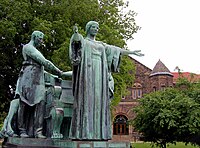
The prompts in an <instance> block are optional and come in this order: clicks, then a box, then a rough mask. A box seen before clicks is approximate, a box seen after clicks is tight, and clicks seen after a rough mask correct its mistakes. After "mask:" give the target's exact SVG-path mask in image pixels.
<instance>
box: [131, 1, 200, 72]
mask: <svg viewBox="0 0 200 148" xmlns="http://www.w3.org/2000/svg"><path fill="white" fill-rule="evenodd" d="M199 7H200V0H129V9H132V10H134V11H135V12H136V13H137V16H136V17H135V19H136V24H137V25H138V26H140V27H141V30H139V31H138V32H137V33H135V34H134V35H133V37H134V39H133V40H129V41H128V42H127V44H128V47H129V49H130V50H141V51H142V53H144V54H145V56H144V57H136V56H133V57H134V58H135V59H136V60H138V61H139V62H141V63H142V64H144V65H146V66H147V67H149V68H150V69H153V68H154V66H155V64H156V63H157V62H158V60H159V59H160V60H161V61H162V62H163V63H164V64H165V66H167V68H168V69H169V70H170V71H171V72H174V70H175V67H176V66H178V67H179V68H180V70H181V72H192V73H197V74H200V8H199ZM175 71H177V70H175Z"/></svg>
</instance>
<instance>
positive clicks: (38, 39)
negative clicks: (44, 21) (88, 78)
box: [31, 31, 44, 46]
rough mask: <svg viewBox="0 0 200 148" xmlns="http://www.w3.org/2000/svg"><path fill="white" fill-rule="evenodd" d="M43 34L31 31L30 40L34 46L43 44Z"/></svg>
mask: <svg viewBox="0 0 200 148" xmlns="http://www.w3.org/2000/svg"><path fill="white" fill-rule="evenodd" d="M43 38H44V34H43V33H42V32H41V31H33V33H32V35H31V40H32V41H33V42H34V45H35V46H39V45H40V44H41V43H42V42H43Z"/></svg>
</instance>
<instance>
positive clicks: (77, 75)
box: [69, 21, 143, 140]
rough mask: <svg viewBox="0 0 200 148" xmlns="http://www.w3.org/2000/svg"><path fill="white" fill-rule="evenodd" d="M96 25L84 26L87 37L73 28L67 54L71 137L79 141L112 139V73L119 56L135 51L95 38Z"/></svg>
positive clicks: (116, 65) (114, 70)
mask: <svg viewBox="0 0 200 148" xmlns="http://www.w3.org/2000/svg"><path fill="white" fill-rule="evenodd" d="M98 29H99V24H98V23H97V22H95V21H90V22H88V23H87V25H86V35H87V36H86V38H83V36H82V35H80V34H79V33H78V29H77V27H76V26H75V27H74V34H73V35H72V37H71V40H70V50H69V55H70V59H71V61H72V64H73V78H72V80H73V95H74V106H73V108H74V110H73V115H72V123H71V131H70V138H71V139H78V140H109V139H111V138H112V131H111V129H112V128H111V118H110V109H109V108H110V107H109V105H110V99H111V97H112V96H113V89H114V81H113V78H112V75H111V72H117V71H118V68H119V63H120V55H127V54H135V55H138V56H143V54H141V53H140V51H127V50H123V49H121V48H119V47H116V46H113V45H108V44H106V43H103V42H101V41H96V40H95V37H96V35H97V33H98Z"/></svg>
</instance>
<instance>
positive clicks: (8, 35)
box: [0, 0, 138, 113]
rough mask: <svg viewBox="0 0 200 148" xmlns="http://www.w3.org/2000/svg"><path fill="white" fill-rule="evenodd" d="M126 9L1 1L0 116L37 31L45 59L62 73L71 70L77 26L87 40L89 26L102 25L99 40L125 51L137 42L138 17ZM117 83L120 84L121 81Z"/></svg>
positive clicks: (115, 2) (94, 3) (50, 0)
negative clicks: (131, 42)
mask: <svg viewBox="0 0 200 148" xmlns="http://www.w3.org/2000/svg"><path fill="white" fill-rule="evenodd" d="M125 7H127V5H126V4H125V3H123V1H122V0H100V1H99V3H98V0H81V1H80V0H1V1H0V18H1V20H0V59H1V60H0V86H1V87H0V100H1V104H2V107H0V112H1V113H3V111H5V112H7V111H8V108H9V103H10V101H11V100H12V99H13V98H14V90H15V85H16V82H17V78H18V73H19V71H20V68H21V63H22V61H23V58H22V54H21V53H22V52H21V50H22V46H23V44H26V43H28V42H29V40H30V36H31V33H32V32H33V31H34V30H40V31H42V32H44V34H45V39H44V44H45V45H46V46H45V47H44V46H42V47H40V51H41V52H42V53H43V55H44V56H45V57H46V58H47V59H49V60H52V61H53V62H54V63H55V65H57V66H58V67H59V68H60V69H61V70H63V71H68V70H71V65H70V61H69V58H68V47H69V39H70V37H71V35H72V33H73V31H72V26H73V25H74V24H75V23H77V24H78V27H79V32H80V33H81V34H83V36H84V32H85V31H84V30H85V25H86V23H87V22H88V21H90V20H95V21H98V22H99V24H100V31H99V34H98V36H97V40H101V41H103V42H106V43H108V44H112V45H117V46H119V47H125V45H126V43H125V40H127V39H131V38H133V37H132V35H133V33H135V32H137V30H138V26H137V25H136V24H135V20H134V16H135V13H134V12H133V11H129V12H127V13H123V12H122V11H121V9H124V8H125ZM125 67H126V66H125ZM125 67H124V68H125ZM127 68H130V67H127ZM131 68H132V67H131ZM121 69H123V66H122V67H121ZM125 69H126V68H125ZM125 71H128V70H125ZM118 77H119V76H118ZM116 79H117V81H118V80H119V79H120V78H116ZM117 81H115V82H117ZM130 81H132V80H130ZM121 82H122V83H120V85H121V84H122V87H123V89H121V90H122V92H123V93H124V91H125V89H126V84H125V82H126V81H121ZM117 87H118V86H116V90H118V88H117ZM117 97H118V98H119V96H117Z"/></svg>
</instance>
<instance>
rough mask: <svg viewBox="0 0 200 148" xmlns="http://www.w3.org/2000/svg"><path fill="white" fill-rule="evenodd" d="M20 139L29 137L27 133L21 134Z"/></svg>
mask: <svg viewBox="0 0 200 148" xmlns="http://www.w3.org/2000/svg"><path fill="white" fill-rule="evenodd" d="M20 137H21V138H28V137H29V136H28V135H27V134H26V133H21V134H20Z"/></svg>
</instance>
